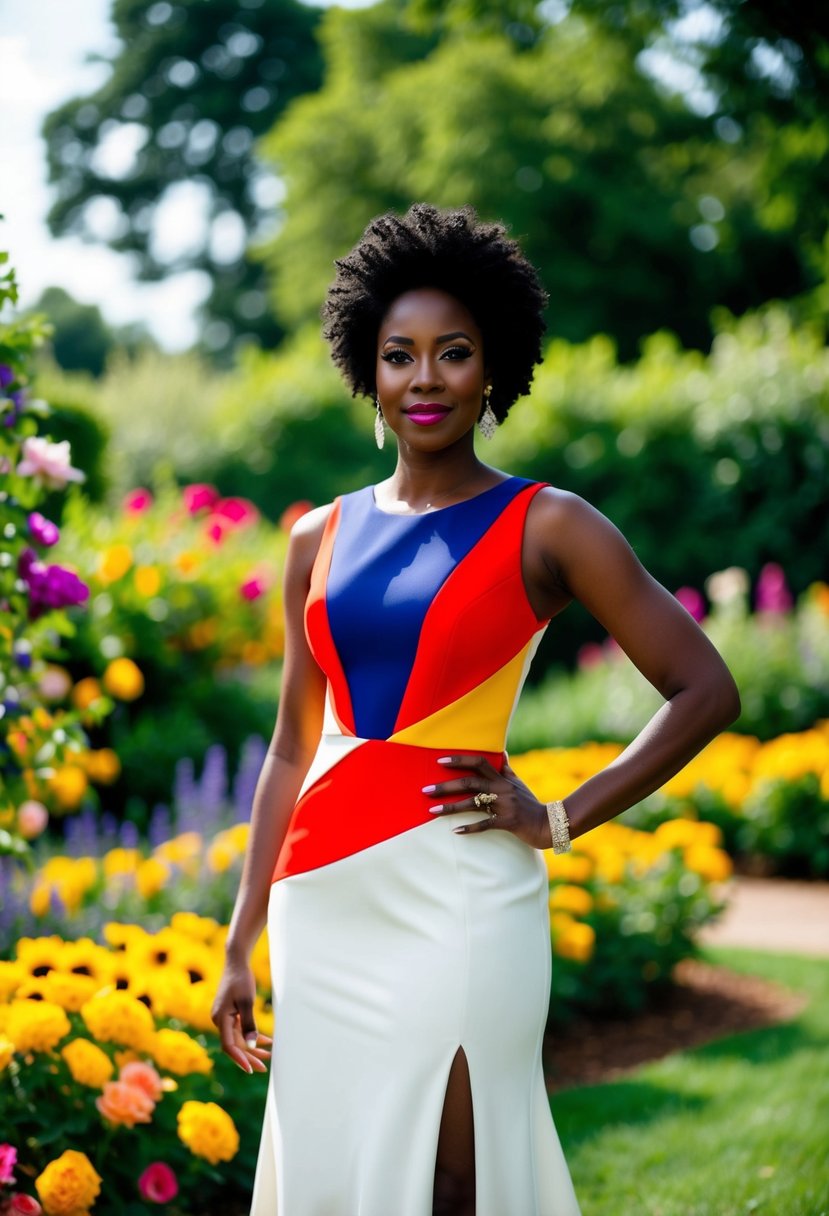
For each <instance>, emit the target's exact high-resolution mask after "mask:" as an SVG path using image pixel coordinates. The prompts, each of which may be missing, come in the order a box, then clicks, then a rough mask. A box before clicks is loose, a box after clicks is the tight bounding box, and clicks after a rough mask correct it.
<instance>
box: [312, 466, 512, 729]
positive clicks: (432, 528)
mask: <svg viewBox="0 0 829 1216" xmlns="http://www.w3.org/2000/svg"><path fill="white" fill-rule="evenodd" d="M529 484H531V483H530V480H529V479H528V478H525V477H510V478H508V480H506V481H502V482H500V483H499V484H498V485H497V486H491V487H490V488H489V489H488V490H484V492H483V493H482V494H478V495H476V496H475V497H474V498H469V499H467V500H466V501H465V502H459V503H454V504H452V505H450V506H448V507H441V508H438V510H436V511H429V512H427V513H426V514H423V515H391V514H389V513H387V512H385V511H381V510H380V508H379V507H378V506H377V505H376V503H375V501H374V487H373V486H364V487H363V489H361V490H355V491H354V492H353V493H351V494H344V495H342V498H341V516H340V523H339V527H338V529H337V534H336V536H335V538H334V547H333V551H332V555H331V565H330V568H329V572H328V582H327V587H326V607H327V610H328V621H329V625H330V628H331V635H332V637H333V640H334V645H335V646H336V648H337V653H338V654H339V656H340V661H341V663H342V666H343V671H344V672H345V677H346V680H347V682H348V688H349V692H350V694H351V704H352V707H353V709H354V722H355V730H356V733H357V735H358V736H360V737H361V738H364V739H388V737H389V736H390V735H391V734H393V732H394V724H395V722H396V720H397V715H398V712H399V709H400V705H401V702H402V700H403V695H404V693H405V691H406V685H407V683H408V679H409V674H410V672H411V669H412V663H413V662H414V657H415V653H416V650H417V643H418V639H419V637H420V630H421V627H422V625H423V620H424V617H425V615H426V612H427V610H428V608H429V605H430V604H431V602H432V600H433V599H434V597H435V595H436V594H437V593H438V591H439V590H440V588H441V586H442V585H443V582H444V580H445V579H446V578H447V577H448V576H449V574H451V572H452V570H453V569H454V567H455V566H456V565H457V563H458V562H459V561H461V559H462V558H463V557H465V556H466V554H467V553H469V551H470V549H472V547H473V546H474V545H475V544H476V543H477V542H478V541H479V540H480V539H481V537H482V536H483V535H484V533H485V532H486V530H487V529H488V528H489V527H490V526H491V525H492V524H493V523H494V522H495V520H496V519H497V517H498V516H499V515H500V513H501V512H502V511H503V509H504V508H505V507H506V505H507V503H508V502H509V501H510V500H511V499H512V498H513V497H514V496H515V495H516V494H517V493H518V491H519V490H521V489H522V488H523V487H524V486H526V485H529Z"/></svg>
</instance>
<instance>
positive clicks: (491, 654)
mask: <svg viewBox="0 0 829 1216" xmlns="http://www.w3.org/2000/svg"><path fill="white" fill-rule="evenodd" d="M545 484H546V483H544V482H532V481H528V480H527V479H525V478H522V477H510V478H508V479H507V480H505V481H503V482H500V483H499V484H498V485H496V486H492V487H490V489H488V490H485V491H484V492H483V493H482V494H479V495H477V496H476V497H474V498H471V499H468V500H466V501H464V502H460V503H456V504H453V505H451V506H448V507H443V508H439V509H438V510H435V511H430V512H427V513H425V514H421V515H394V514H390V513H388V512H384V511H382V510H381V509H380V508H379V507H378V506H377V505H376V502H375V500H374V492H373V487H372V486H366V487H364V488H363V489H361V490H357V491H355V492H353V493H350V494H344V495H341V496H339V497H338V498H336V499H335V501H334V504H333V506H332V509H331V512H330V514H329V517H328V520H327V522H326V526H325V530H324V533H323V536H322V540H321V544H320V548H319V552H318V554H317V557H316V560H315V563H314V567H313V571H312V576H311V587H310V592H309V595H308V599H307V602H306V607H305V631H306V636H307V638H308V642H309V645H310V647H311V650H312V653H313V654H314V657H315V658H316V660H317V662H318V663H319V665H320V667H321V668H322V670H323V671H324V672H325V675H326V677H327V690H326V705H325V716H324V721H323V727H322V734H321V738H320V741H319V747H318V750H317V752H316V755H315V757H314V760H313V762H312V764H311V767H310V769H309V771H308V774H307V776H306V778H305V781H304V783H303V786H302V788H301V790H300V794H299V797H298V799H297V802H296V806H295V808H294V811H293V814H292V817H291V820H290V824H289V827H288V831H287V833H286V837H285V841H284V844H283V847H282V849H281V851H280V853H279V857H278V858H277V861H276V866H275V869H274V873H273V884H272V887H271V894H270V902H269V911H268V933H269V942H270V954H271V969H272V977H273V1002H274V1011H275V1028H274V1043H273V1055H272V1058H271V1065H270V1075H269V1080H268V1093H267V1103H266V1109H265V1119H264V1124H263V1129H262V1139H261V1144H260V1150H259V1160H258V1165H257V1170H256V1176H255V1181H254V1194H253V1204H252V1208H251V1216H430V1214H431V1212H432V1191H433V1186H434V1174H435V1155H436V1149H437V1141H438V1130H439V1126H440V1119H441V1114H442V1111H443V1103H444V1097H445V1092H446V1085H447V1079H448V1076H449V1071H450V1068H451V1065H452V1062H453V1060H454V1058H455V1055H456V1052H457V1051H458V1049H459V1048H463V1050H464V1052H465V1053H466V1057H467V1060H468V1065H469V1075H470V1085H471V1092H472V1104H473V1112H474V1129H475V1169H476V1194H477V1199H476V1202H477V1207H476V1216H580V1214H579V1206H578V1203H577V1200H576V1196H575V1194H574V1191H573V1187H572V1183H571V1180H570V1174H569V1170H568V1167H567V1164H566V1161H565V1159H564V1155H563V1153H562V1149H561V1145H560V1143H559V1139H558V1134H557V1132H556V1128H555V1125H554V1123H553V1119H552V1117H551V1115H550V1108H549V1104H548V1099H547V1094H546V1092H545V1087H544V1080H543V1075H542V1068H541V1042H542V1034H543V1031H544V1025H545V1018H546V1012H547V1004H548V999H549V992H550V967H551V955H550V937H549V921H548V907H547V878H546V871H545V867H544V863H543V859H542V856H541V854H540V852H538V851H537V850H536V849H533V848H531V847H530V846H528V845H526V844H524V843H523V842H521V841H520V840H518V839H517V838H516V837H515V836H513V835H511V834H510V833H507V832H500V831H497V830H492V831H487V832H483V833H480V834H473V835H471V836H463V835H461V836H458V835H456V834H455V833H453V831H452V829H453V828H454V827H456V826H459V825H460V824H461V823H470V822H473V821H474V820H477V819H480V818H481V816H482V815H483V814H484V813H485V812H482V811H477V810H474V811H463V812H458V813H457V814H453V815H451V816H447V817H440V816H437V817H436V816H432V815H430V814H429V810H428V808H429V806H431V805H432V804H433V803H434V801H435V799H434V797H431V796H429V795H425V794H423V793H421V787H422V786H424V785H427V784H430V783H437V782H439V781H442V780H447V779H449V778H451V777H454V776H459V775H462V774H463V772H465V771H467V770H460V769H450V770H447V769H446V768H445V767H443V766H441V765H439V764H437V763H436V760H437V758H438V757H439V756H444V755H448V754H450V753H452V752H462V751H464V752H476V753H477V752H483V753H484V754H486V755H487V756H488V757H489V759H490V761H491V762H492V764H493V765H494V766H495V767H496V768H497V769H499V770H500V768H501V767H502V765H503V762H504V758H505V755H506V753H505V751H504V743H505V739H506V735H507V728H508V725H509V721H510V718H511V716H512V713H513V710H514V707H515V704H516V702H517V700H518V695H519V693H520V691H521V686H522V684H523V682H524V679H525V677H526V674H527V671H528V669H529V665H530V662H531V660H532V657H533V655H534V653H535V651H536V648H537V646H538V643H539V641H540V640H541V636H542V634H543V633H544V630H545V629H546V627H547V624H548V623H549V622H548V621H545V620H539V619H538V618H537V617H536V616H535V614H534V612H533V609H532V607H531V606H530V603H529V601H528V599H527V596H526V592H525V589H524V583H523V579H522V573H521V542H522V536H523V527H524V519H525V516H526V512H527V507H528V505H529V503H530V501H531V499H532V497H533V495H534V494H535V493H536V492H537V491H538V490H539V489H541V487H542V486H543V485H545Z"/></svg>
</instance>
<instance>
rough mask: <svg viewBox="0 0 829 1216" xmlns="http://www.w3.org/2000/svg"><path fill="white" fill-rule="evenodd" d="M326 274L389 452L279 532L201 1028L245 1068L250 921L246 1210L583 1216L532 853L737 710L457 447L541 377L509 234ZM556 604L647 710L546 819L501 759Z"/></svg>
mask: <svg viewBox="0 0 829 1216" xmlns="http://www.w3.org/2000/svg"><path fill="white" fill-rule="evenodd" d="M337 268H338V269H337V276H336V279H335V281H334V283H333V284H332V286H331V288H330V290H329V294H328V297H327V300H326V303H325V305H324V308H323V317H324V320H325V322H326V327H325V336H326V337H327V339H328V340H329V341H330V342H331V344H332V354H333V358H334V361H335V363H336V364H337V365H338V366H339V368H340V369H341V370H342V372H343V373H344V375H345V378H346V380H347V382H348V384H349V386H350V388H351V389H352V392H353V393H354V394H355V395H357V394H365V395H368V396H370V397H373V398H374V399H375V403H376V410H377V414H376V428H375V429H376V435H377V441H378V443H379V444H380V445H381V446H382V440H383V436H384V427H387V428H388V429H389V430H390V431H392V432H393V433H394V435H395V437H396V439H397V444H398V456H397V465H396V467H395V470H394V473H393V474H392V475H391V477H389V478H388V479H387V480H386V481H384V482H381V483H379V484H378V485H375V486H366V487H364V488H363V489H361V490H358V491H355V492H353V493H350V494H344V495H341V496H338V497H337V498H336V499H335V500H334V502H333V503H332V504H328V505H326V506H324V507H318V508H317V509H315V510H313V511H310V512H309V513H308V514H306V515H304V516H303V517H302V518H301V519H300V520H299V521H298V522H297V523H296V524H295V525H294V527H293V529H292V532H291V538H290V544H289V550H288V557H287V561H286V567H285V617H286V647H285V665H284V674H283V683H282V693H281V698H280V703H279V712H278V715H277V719H276V726H275V730H274V735H273V740H272V742H271V745H270V749H269V753H268V756H267V759H266V761H265V764H264V766H263V770H262V774H261V776H260V780H259V784H258V787H257V791H256V796H255V798H254V806H253V815H252V821H251V837H250V846H249V849H248V852H247V857H246V860H245V868H244V873H243V875H242V880H241V885H240V891H239V896H238V899H237V903H236V907H235V909H234V914H233V917H232V921H231V925H230V929H229V934H228V939H227V962H226V968H225V971H224V974H223V976H222V980H221V983H220V987H219V992H218V995H217V998H216V1002H215V1005H214V1008H213V1020H214V1021H215V1023H216V1026H217V1027H218V1029H219V1031H220V1034H221V1040H222V1046H223V1048H224V1050H225V1051H226V1052H227V1054H228V1055H230V1056H231V1058H232V1059H234V1060H235V1061H236V1062H237V1063H238V1064H239V1066H240V1067H242V1068H244V1069H246V1070H247V1071H248V1072H250V1071H252V1070H253V1069H257V1070H264V1069H265V1064H264V1060H265V1059H267V1057H268V1056H269V1054H270V1053H269V1050H268V1047H267V1044H268V1043H270V1042H271V1040H270V1039H268V1038H267V1036H265V1035H261V1034H257V1032H256V1029H255V1026H254V1021H253V1017H252V1002H253V996H254V982H253V978H252V975H251V972H250V969H249V966H248V956H249V953H250V950H251V947H252V945H253V943H254V941H255V940H256V938H257V937H258V935H259V933H260V932H261V930H262V928H263V926H264V924H265V923H266V920H267V923H268V928H269V940H270V946H271V964H272V971H273V995H274V1009H275V1051H274V1058H273V1061H272V1065H273V1067H272V1071H271V1076H270V1078H269V1089H268V1097H267V1107H266V1113H265V1122H264V1127H263V1131H262V1142H261V1147H260V1155H259V1164H258V1168H257V1172H256V1179H255V1185H254V1198H253V1208H252V1216H274V1214H275V1213H278V1214H279V1216H429V1214H430V1213H433V1214H434V1216H438V1214H440V1216H578V1213H579V1208H578V1203H577V1201H576V1197H575V1194H574V1192H573V1188H572V1184H571V1181H570V1175H569V1172H568V1168H567V1165H566V1162H565V1160H564V1157H563V1155H562V1151H561V1147H560V1144H559V1140H558V1136H557V1133H556V1129H555V1126H554V1123H553V1120H552V1117H551V1115H550V1109H549V1105H548V1102H547V1097H546V1093H545V1089H544V1083H543V1076H542V1071H541V1041H542V1034H543V1029H544V1024H545V1017H546V1012H547V1003H548V999H549V979H550V944H549V926H548V913H547V880H546V871H545V866H544V864H543V859H542V854H541V850H543V849H548V848H550V847H551V845H553V846H554V847H555V848H556V849H557V850H558V851H563V850H565V849H566V848H568V847H569V840H568V829H569V838H570V839H574V838H576V837H578V836H580V835H581V834H582V833H584V832H586V831H589V830H590V829H591V828H593V827H595V826H596V825H597V824H600V823H604V822H605V821H606V820H608V819H610V818H612V817H613V816H615V815H617V814H619V812H621V811H623V810H624V809H625V808H626V807H629V806H631V805H632V804H633V803H635V802H637V801H638V800H639V799H641V798H644V797H645V796H646V795H647V794H649V793H650V792H651V791H652V790H655V789H656V788H658V787H659V786H660V785H662V784H663V783H664V782H665V781H666V780H667V779H668V778H669V777H671V776H672V775H673V774H674V773H675V772H677V770H678V769H679V768H681V767H682V766H683V765H684V764H685V763H686V762H687V761H688V760H689V759H690V758H691V757H692V756H693V755H694V754H695V753H696V752H697V751H699V749H700V748H701V747H702V746H703V745H704V744H705V743H707V742H708V740H710V739H711V738H712V737H713V736H714V735H715V734H716V733H717V732H718V731H720V730H722V729H723V728H724V727H726V726H727V725H728V724H729V723H730V722H732V721H733V719H734V718H735V716H736V715H737V713H738V712H739V700H738V696H737V691H736V688H735V686H734V682H733V680H732V679H731V676H730V675H729V673H728V671H727V669H726V668H725V666H724V664H723V662H722V660H721V659H720V657H719V655H718V654H717V653H716V651H715V650H714V649H713V647H712V646H711V644H710V643H709V642H708V640H707V639H706V637H705V636H704V634H703V633H702V632H701V631H700V630H699V628H698V627H697V626H696V625H695V623H694V622H693V620H692V619H691V617H690V616H689V615H688V613H687V612H686V611H685V609H684V608H682V607H681V605H680V604H679V603H678V602H677V601H676V600H675V599H674V597H673V596H672V595H670V594H669V593H668V592H667V591H666V590H665V589H664V588H663V587H661V586H660V585H659V584H658V583H657V582H655V581H654V579H653V578H651V577H650V575H648V574H647V573H646V571H645V570H644V569H643V568H642V567H641V565H640V564H639V562H638V561H637V559H636V557H635V556H634V554H633V552H632V550H631V548H630V546H629V545H628V544H627V542H626V541H625V540H624V538H623V537H622V536H621V535H620V534H619V532H618V531H617V530H616V528H615V527H614V526H613V525H612V524H611V523H610V522H609V521H608V520H607V519H606V518H605V517H604V516H603V515H601V514H600V513H599V512H598V511H596V510H595V509H594V508H592V507H591V506H589V505H588V504H587V503H586V502H584V501H583V500H582V499H580V498H578V497H577V496H575V495H573V494H570V493H568V492H566V491H565V490H561V489H558V488H555V487H553V486H551V485H548V484H547V483H545V482H533V481H530V480H528V479H525V478H522V477H515V476H510V475H508V474H507V473H504V472H501V471H500V470H498V469H495V468H492V467H490V466H489V465H487V464H485V463H484V462H482V461H481V460H480V459H479V458H478V456H477V455H476V453H475V448H474V442H473V440H474V433H475V428H476V424H478V426H479V427H480V429H481V430H482V431H483V432H484V434H488V433H489V434H491V433H492V431H493V430H494V428H495V426H496V425H497V424H499V423H500V422H502V421H503V419H504V418H505V416H506V414H507V411H508V410H509V408H510V406H511V405H512V404H513V402H514V401H515V400H516V398H517V397H519V396H521V395H522V394H523V393H526V392H527V390H528V388H529V384H530V381H531V379H532V374H533V367H534V365H535V364H536V363H538V362H539V361H540V342H541V335H542V332H543V321H542V310H543V306H544V304H545V300H546V297H545V295H544V292H543V290H542V289H541V286H540V284H539V282H538V278H537V276H536V272H535V270H534V269H533V267H532V266H531V265H530V264H529V263H528V262H527V260H526V259H525V258H524V256H523V255H522V253H521V251H520V249H519V248H518V245H517V244H516V243H515V242H514V241H512V240H510V239H509V238H508V237H507V236H506V233H505V230H504V228H503V226H501V225H497V224H486V223H482V222H481V221H479V219H478V218H477V216H476V215H475V213H474V211H473V210H472V209H471V208H469V207H466V208H462V209H460V210H455V211H445V212H444V211H439V210H437V209H435V208H433V207H430V206H427V205H425V204H416V205H414V206H412V207H411V208H410V209H409V211H408V212H407V213H406V215H405V216H403V217H402V218H400V217H398V216H396V215H392V214H387V215H384V216H381V217H379V218H378V219H376V220H374V221H373V222H372V223H371V224H370V225H369V226H368V228H367V229H366V232H365V233H364V235H363V237H362V239H361V240H360V242H359V243H358V244H357V245H356V246H355V248H354V249H353V250H352V251H351V253H349V255H348V256H347V257H346V258H344V259H342V260H341V261H339V262H338V263H337ZM572 599H578V600H580V601H581V602H582V603H583V604H584V605H585V606H586V607H587V608H588V609H589V610H590V612H592V613H593V615H594V616H595V617H596V618H597V619H598V620H599V621H600V622H601V623H602V624H603V625H604V626H605V628H606V629H607V630H608V632H609V633H610V634H612V635H613V637H615V638H616V640H617V641H618V643H619V644H620V646H621V647H622V648H623V649H624V650H625V651H626V652H627V654H628V655H629V656H630V658H631V659H632V660H633V662H634V663H635V664H636V665H637V667H638V668H639V669H640V670H641V671H642V672H643V673H644V674H645V676H646V677H647V678H648V679H649V680H650V681H651V683H652V684H653V685H655V687H656V688H657V689H659V691H660V692H661V693H662V695H663V696H664V698H665V704H664V705H663V706H662V707H661V708H660V709H659V711H658V712H657V713H656V714H655V715H654V716H653V718H652V719H651V721H650V722H649V723H648V725H647V726H646V727H645V728H644V730H643V731H642V732H641V733H640V734H639V736H638V737H637V738H636V739H635V740H634V742H633V743H632V744H631V745H630V746H629V747H628V748H627V749H626V750H625V751H624V752H623V753H622V755H621V756H620V757H619V758H618V759H617V760H615V761H614V762H613V763H612V764H610V765H609V766H608V767H607V768H606V769H605V770H604V771H603V772H601V773H599V774H597V775H596V776H594V777H592V778H591V779H590V780H588V781H586V782H585V783H584V784H583V785H581V786H579V787H578V788H577V789H573V790H562V791H561V795H562V798H563V801H557V802H554V803H550V804H549V805H545V804H543V803H540V802H539V801H538V799H537V798H536V797H535V796H534V795H533V793H532V791H531V790H530V789H529V788H528V787H527V786H526V785H525V784H524V783H523V782H522V781H521V780H519V778H518V777H517V776H516V775H515V773H514V771H513V770H512V768H511V767H510V765H509V763H508V760H507V756H506V752H505V751H504V743H505V739H506V734H507V728H508V725H509V720H510V717H511V715H512V711H513V708H514V706H515V703H516V701H517V699H518V695H519V693H520V690H521V686H522V684H523V681H524V678H525V676H526V673H527V670H528V668H529V665H530V662H531V660H532V656H533V654H534V652H535V649H536V647H537V645H538V642H539V641H540V638H541V636H542V634H543V633H544V630H545V629H546V627H547V625H548V623H549V622H550V620H551V619H552V618H553V617H555V616H556V615H557V614H558V613H559V612H561V610H562V609H563V608H565V607H566V606H567V604H568V603H569V602H570V601H571V600H572ZM551 742H554V740H551Z"/></svg>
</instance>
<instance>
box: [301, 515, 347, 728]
mask: <svg viewBox="0 0 829 1216" xmlns="http://www.w3.org/2000/svg"><path fill="white" fill-rule="evenodd" d="M339 526H340V499H339V498H335V499H334V505H333V507H332V508H331V511H330V513H329V515H328V519H327V520H326V521H325V528H324V530H323V534H322V538H321V540H320V547H319V549H318V550H317V556H316V558H315V559H314V565H313V567H312V569H311V585H310V588H309V591H308V598H307V599H306V601H305V616H304V622H305V636H306V638H307V639H308V645H309V646H310V648H311V653H312V654H313V656H314V658H315V659H316V661H317V663H318V664H319V666H320V667H321V668H322V670H323V671H324V672H325V674H326V676H327V677H328V683H329V686H330V700H331V707H332V709H333V711H334V717H335V718H336V719H337V722H338V724H339V727H340V730H341V731H342V733H343V734H344V735H352V736H353V735H354V733H355V732H354V711H353V709H352V707H351V694H350V693H349V690H348V683H347V682H346V678H345V673H344V671H343V669H342V664H341V663H340V656H339V654H338V653H337V648H336V646H335V645H334V639H333V637H332V636H331V628H330V625H329V623H328V609H327V607H326V603H325V588H326V584H327V582H328V570H329V567H330V565H331V554H332V552H333V549H334V537H335V536H336V534H337V529H338V528H339Z"/></svg>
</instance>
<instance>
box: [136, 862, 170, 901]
mask: <svg viewBox="0 0 829 1216" xmlns="http://www.w3.org/2000/svg"><path fill="white" fill-rule="evenodd" d="M169 877H170V870H169V867H168V866H165V864H164V862H163V861H159V859H158V858H157V857H148V858H147V859H146V860H145V861H142V862H141V864H140V865H139V866H138V868H137V869H136V871H135V885H136V887H137V888H138V891H139V892H140V894H141V896H142V897H143V898H144V899H150V898H151V897H152V896H153V895H155V894H157V893H158V892H159V891H160V890H161V888H162V887H163V886H164V885H165V883H166V882H167V879H168V878H169Z"/></svg>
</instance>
